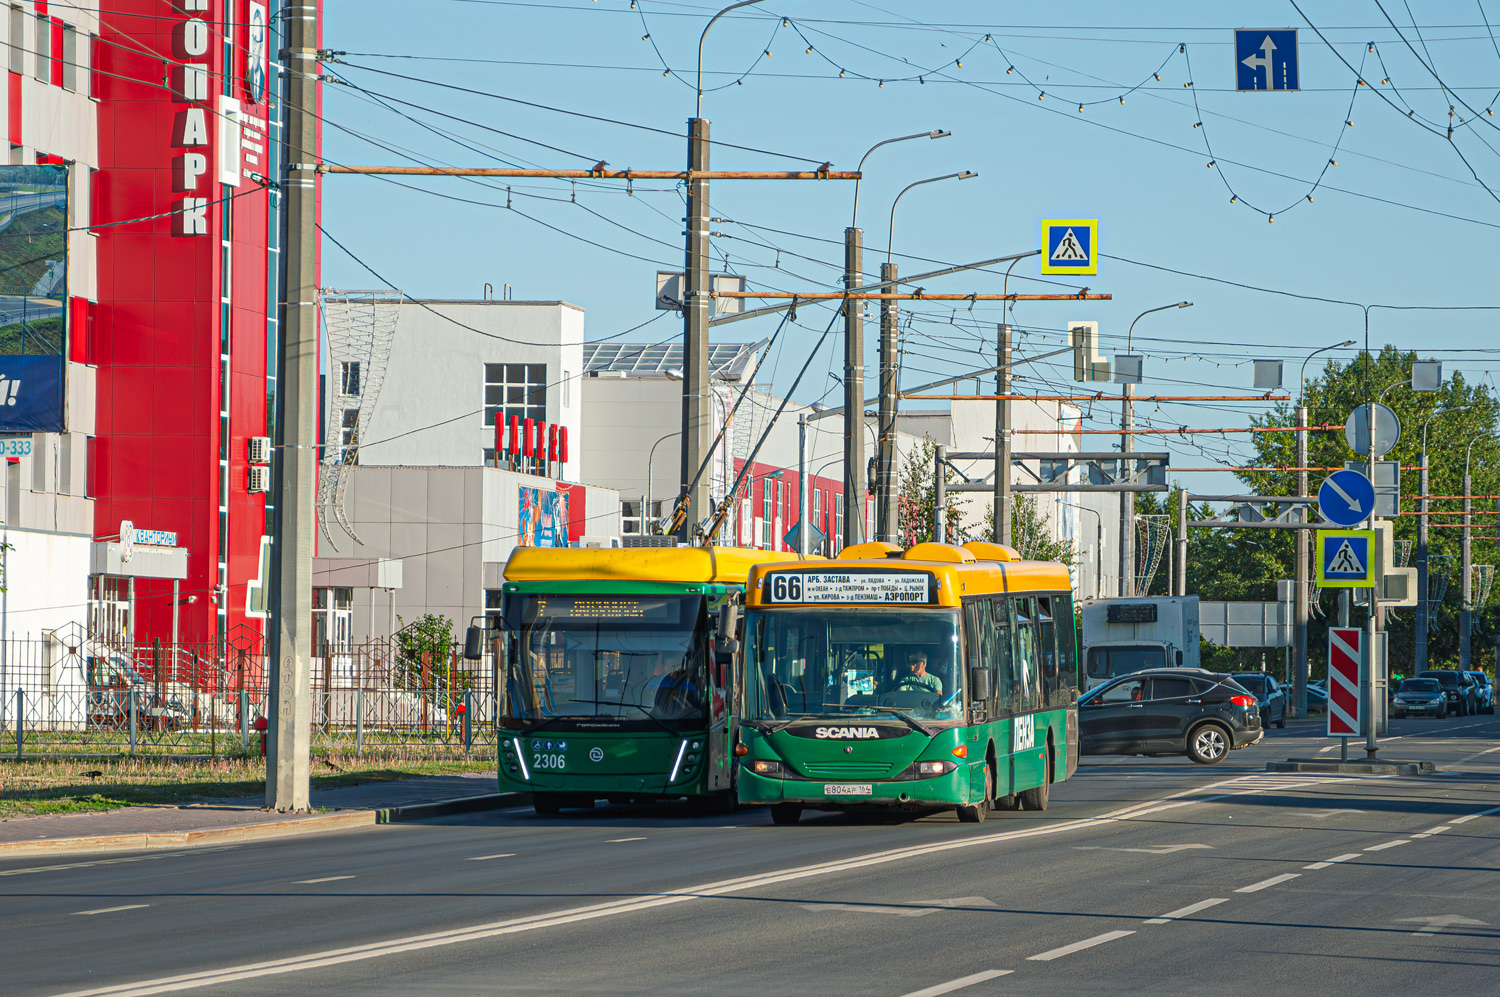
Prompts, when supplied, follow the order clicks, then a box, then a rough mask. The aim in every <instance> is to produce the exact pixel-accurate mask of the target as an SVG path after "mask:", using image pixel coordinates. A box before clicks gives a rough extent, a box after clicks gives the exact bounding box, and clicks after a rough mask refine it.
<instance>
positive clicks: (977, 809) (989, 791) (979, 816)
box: [958, 762, 995, 824]
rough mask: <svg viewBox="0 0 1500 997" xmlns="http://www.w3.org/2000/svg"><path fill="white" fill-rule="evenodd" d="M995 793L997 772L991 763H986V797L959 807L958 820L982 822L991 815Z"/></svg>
mask: <svg viewBox="0 0 1500 997" xmlns="http://www.w3.org/2000/svg"><path fill="white" fill-rule="evenodd" d="M994 795H995V774H994V772H993V771H991V769H990V763H989V762H985V763H984V798H983V799H981V800H980V801H979V802H978V803H969V804H965V805H964V806H961V807H959V808H958V820H959V823H961V824H982V823H983V822H984V819H985V818H986V817H988V816H989V815H990V799H991V798H992V797H993V796H994Z"/></svg>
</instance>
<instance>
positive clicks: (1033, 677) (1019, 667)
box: [1008, 595, 1047, 792]
mask: <svg viewBox="0 0 1500 997" xmlns="http://www.w3.org/2000/svg"><path fill="white" fill-rule="evenodd" d="M1008 601H1009V603H1010V610H1011V618H1012V619H1013V620H1014V621H1015V622H1014V626H1013V629H1012V633H1013V634H1014V637H1015V664H1014V668H1013V670H1012V675H1013V682H1012V685H1011V701H1010V709H1009V712H1010V713H1011V714H1012V716H1011V721H1010V732H1011V733H1010V752H1011V755H1010V760H1011V764H1010V770H1011V785H1012V791H1013V792H1014V791H1017V787H1018V788H1019V789H1029V788H1031V787H1033V786H1039V785H1041V783H1042V782H1043V781H1044V780H1045V779H1046V778H1047V763H1046V757H1047V728H1046V725H1045V724H1043V725H1040V727H1039V726H1038V724H1037V717H1036V711H1038V710H1040V709H1042V708H1043V705H1044V700H1043V693H1042V659H1041V655H1040V650H1039V646H1038V639H1037V630H1036V615H1037V613H1036V599H1035V597H1033V596H1029V595H1027V596H1012V597H1011V598H1010V599H1009V600H1008Z"/></svg>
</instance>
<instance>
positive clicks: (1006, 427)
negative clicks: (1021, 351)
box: [994, 325, 1011, 544]
mask: <svg viewBox="0 0 1500 997" xmlns="http://www.w3.org/2000/svg"><path fill="white" fill-rule="evenodd" d="M1010 333H1011V329H1010V326H1008V325H1001V326H1000V332H999V337H998V339H997V340H996V343H995V363H996V364H997V365H998V369H997V370H996V371H995V394H997V395H1008V394H1010V363H1011V354H1010V345H1011V343H1010ZM1010 429H1011V426H1010V402H1008V401H1005V400H1004V399H1003V398H1001V399H996V401H995V531H994V532H995V543H997V544H1009V543H1010V542H1011V535H1010V516H1011V513H1010V502H1011V499H1010V453H1011V438H1010Z"/></svg>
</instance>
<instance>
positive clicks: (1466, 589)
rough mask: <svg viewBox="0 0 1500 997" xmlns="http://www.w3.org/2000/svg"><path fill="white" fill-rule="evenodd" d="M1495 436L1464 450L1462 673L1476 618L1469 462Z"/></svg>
mask: <svg viewBox="0 0 1500 997" xmlns="http://www.w3.org/2000/svg"><path fill="white" fill-rule="evenodd" d="M1494 435H1495V434H1494V433H1480V434H1479V435H1478V436H1476V437H1474V438H1473V439H1472V440H1470V441H1469V445H1468V446H1467V447H1466V448H1464V540H1463V548H1462V552H1461V556H1460V564H1459V569H1458V570H1459V572H1460V575H1461V577H1462V579H1463V604H1462V607H1461V608H1460V609H1459V612H1458V667H1459V670H1460V671H1463V670H1466V669H1467V668H1468V667H1469V639H1470V637H1471V636H1472V634H1473V630H1474V616H1473V611H1472V610H1471V609H1470V605H1471V603H1472V602H1473V600H1474V582H1473V579H1471V578H1470V577H1469V575H1470V571H1471V567H1472V551H1471V549H1470V530H1469V514H1470V512H1472V511H1473V498H1472V496H1473V494H1474V483H1473V479H1472V478H1471V477H1470V476H1469V462H1470V460H1471V459H1472V458H1473V456H1474V444H1476V443H1478V442H1479V441H1480V440H1487V439H1489V438H1490V437H1492V436H1494Z"/></svg>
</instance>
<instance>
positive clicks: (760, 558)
mask: <svg viewBox="0 0 1500 997" xmlns="http://www.w3.org/2000/svg"><path fill="white" fill-rule="evenodd" d="M809 560H813V559H811V558H810V559H809ZM816 560H818V561H821V560H822V558H817V559H816ZM787 562H800V563H804V564H805V563H807V562H806V561H802V559H801V558H800V557H798V555H796V554H789V553H780V552H777V551H772V550H751V549H749V548H746V547H517V548H516V549H515V550H513V551H511V555H510V559H509V560H508V561H506V562H505V580H506V581H508V582H540V581H597V580H610V581H654V582H695V583H713V582H717V583H719V584H724V585H743V584H745V580H746V579H747V578H748V577H749V575H750V569H751V568H752V567H754V566H755V565H757V564H767V563H787Z"/></svg>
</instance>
